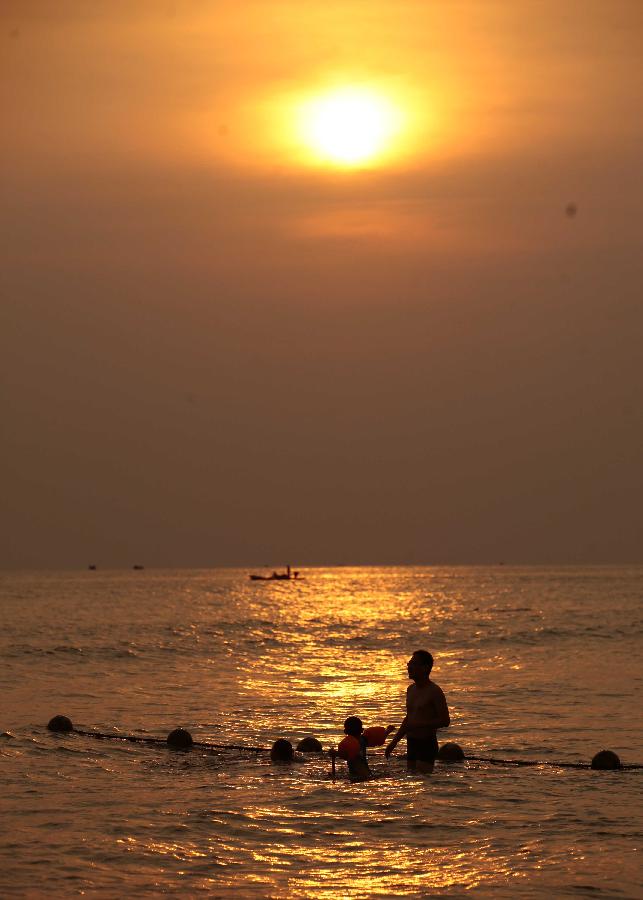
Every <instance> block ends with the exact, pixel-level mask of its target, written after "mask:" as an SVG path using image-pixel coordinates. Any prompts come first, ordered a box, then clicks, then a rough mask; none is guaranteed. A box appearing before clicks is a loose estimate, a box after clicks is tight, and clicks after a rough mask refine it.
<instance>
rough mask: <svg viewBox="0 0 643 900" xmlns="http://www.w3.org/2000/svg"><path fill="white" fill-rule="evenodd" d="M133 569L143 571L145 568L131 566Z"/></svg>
mask: <svg viewBox="0 0 643 900" xmlns="http://www.w3.org/2000/svg"><path fill="white" fill-rule="evenodd" d="M132 568H133V569H137V570H141V569H144V568H145V566H132Z"/></svg>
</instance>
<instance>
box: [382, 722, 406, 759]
mask: <svg viewBox="0 0 643 900" xmlns="http://www.w3.org/2000/svg"><path fill="white" fill-rule="evenodd" d="M407 718H408V717H407V716H404V721H403V722H402V724H401V725H400V727H399V728H398V729H397V731H396V732H395V734H394V735H393V738H392V740H391V743H390V744H388V745H387V747H386V749H385V750H384V756H386V757H387V758H388V757H389V756H390V755H391V753H392V752H393V750H394V749H395V747H396V746H397V744H398V743H399V742H400V741H401V740H402V738H403V737H404V735H405V734H406V732H407V731H408V730H409V726H408V724H407Z"/></svg>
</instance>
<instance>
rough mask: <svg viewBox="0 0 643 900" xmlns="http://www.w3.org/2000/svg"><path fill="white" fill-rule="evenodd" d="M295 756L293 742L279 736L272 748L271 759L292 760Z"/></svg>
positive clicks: (277, 760)
mask: <svg viewBox="0 0 643 900" xmlns="http://www.w3.org/2000/svg"><path fill="white" fill-rule="evenodd" d="M293 756H294V753H293V749H292V744H291V743H290V741H287V740H286V739H285V738H278V739H277V740H276V741H275V742H274V744H273V745H272V748H271V750H270V759H271V760H272V761H273V762H292V759H293Z"/></svg>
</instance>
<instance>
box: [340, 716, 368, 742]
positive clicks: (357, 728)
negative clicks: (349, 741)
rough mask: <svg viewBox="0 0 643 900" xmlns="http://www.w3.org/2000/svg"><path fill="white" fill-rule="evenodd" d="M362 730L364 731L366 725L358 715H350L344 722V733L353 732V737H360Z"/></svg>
mask: <svg viewBox="0 0 643 900" xmlns="http://www.w3.org/2000/svg"><path fill="white" fill-rule="evenodd" d="M362 731H364V726H363V725H362V720H361V719H358V718H357V716H349V717H348V718H347V719H346V721H345V722H344V734H351V735H352V736H353V737H356V738H358V737H359V736H360V734H361V733H362Z"/></svg>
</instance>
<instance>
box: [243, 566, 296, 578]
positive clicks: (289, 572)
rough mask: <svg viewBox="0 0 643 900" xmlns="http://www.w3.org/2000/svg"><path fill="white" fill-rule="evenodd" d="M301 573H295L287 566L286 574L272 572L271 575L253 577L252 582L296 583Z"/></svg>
mask: <svg viewBox="0 0 643 900" xmlns="http://www.w3.org/2000/svg"><path fill="white" fill-rule="evenodd" d="M298 578H299V572H293V570H292V568H291V567H290V566H286V571H285V572H272V573H271V574H270V575H251V576H250V581H296V580H297V579H298Z"/></svg>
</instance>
